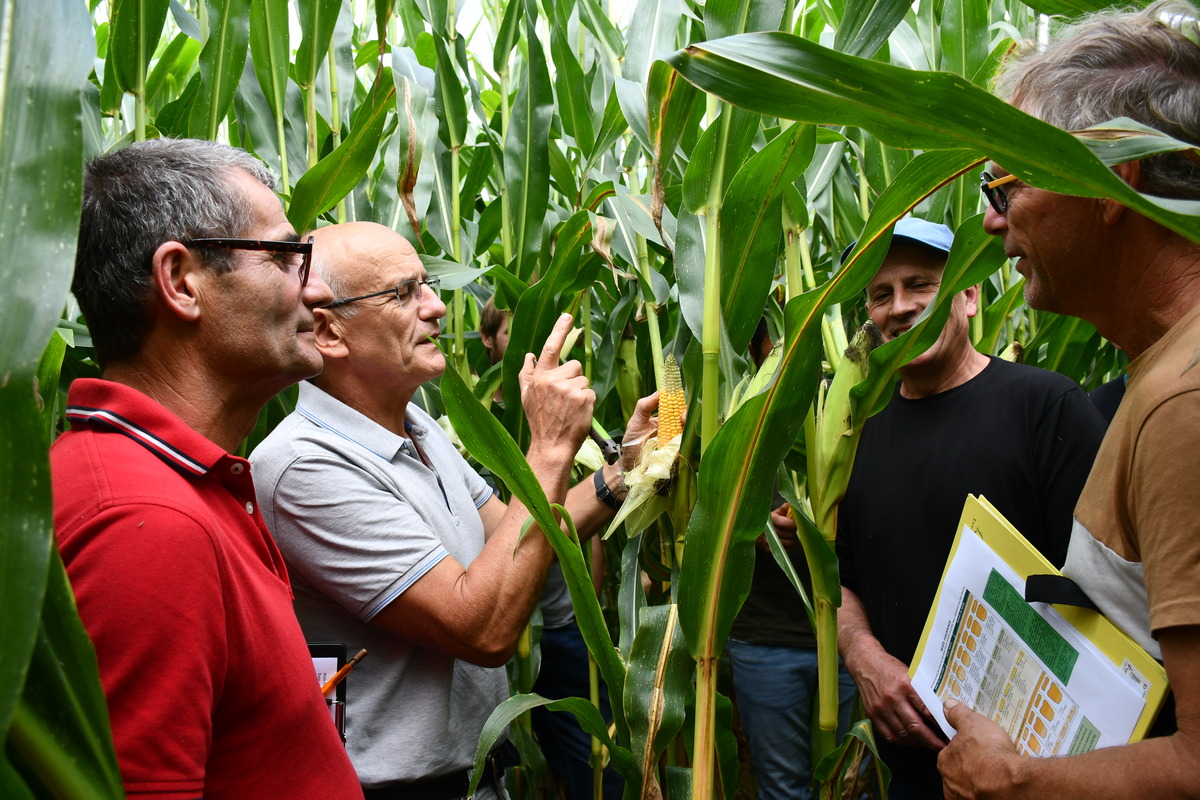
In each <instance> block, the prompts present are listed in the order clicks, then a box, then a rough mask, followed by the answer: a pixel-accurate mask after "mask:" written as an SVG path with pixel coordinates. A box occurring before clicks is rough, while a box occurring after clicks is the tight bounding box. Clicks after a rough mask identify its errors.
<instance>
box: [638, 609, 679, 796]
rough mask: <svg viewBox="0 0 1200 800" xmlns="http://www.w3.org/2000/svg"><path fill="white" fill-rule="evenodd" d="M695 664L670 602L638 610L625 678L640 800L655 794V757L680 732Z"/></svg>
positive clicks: (656, 757)
mask: <svg viewBox="0 0 1200 800" xmlns="http://www.w3.org/2000/svg"><path fill="white" fill-rule="evenodd" d="M693 670H694V664H693V662H692V659H691V658H690V657H689V655H688V652H687V646H686V645H685V644H684V641H683V632H682V631H681V630H680V629H679V612H678V608H677V607H676V606H675V605H674V604H669V605H661V606H647V607H646V608H644V609H642V612H641V618H640V619H639V621H638V626H637V634H636V635H635V637H634V640H633V647H632V648H631V649H630V654H629V672H628V673H627V674H626V677H625V693H624V696H623V697H622V702H623V703H624V706H625V720H626V722H628V723H629V733H630V749H631V751H632V753H633V757H634V759H635V760H636V761H637V764H638V767H639V771H640V773H641V778H640V783H641V786H642V788H641V791H640V792H638V795H639V796H640V797H653V796H656V794H655V790H656V789H657V788H658V759H659V756H660V755H661V754H662V752H663V751H664V750H665V749H666V747H667V745H668V744H669V743H670V741H671V740H672V739H673V738H674V737H675V735H676V734H678V733H679V731H680V729H682V728H683V722H684V716H685V714H684V708H685V701H686V700H687V697H688V694H689V691H690V690H691V681H692V673H693Z"/></svg>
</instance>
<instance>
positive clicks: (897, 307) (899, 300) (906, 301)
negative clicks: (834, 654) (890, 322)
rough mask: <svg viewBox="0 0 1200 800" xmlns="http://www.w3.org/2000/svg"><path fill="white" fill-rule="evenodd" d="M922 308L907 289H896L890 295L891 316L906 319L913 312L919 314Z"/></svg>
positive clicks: (915, 297)
mask: <svg viewBox="0 0 1200 800" xmlns="http://www.w3.org/2000/svg"><path fill="white" fill-rule="evenodd" d="M921 311H922V306H921V304H920V303H919V302H918V300H917V296H916V295H915V294H913V293H912V292H909V291H908V290H907V289H897V290H896V293H895V294H894V295H892V316H894V317H907V316H909V315H911V314H913V313H914V312H916V313H920V312H921Z"/></svg>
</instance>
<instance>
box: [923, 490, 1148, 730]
mask: <svg viewBox="0 0 1200 800" xmlns="http://www.w3.org/2000/svg"><path fill="white" fill-rule="evenodd" d="M964 526H965V527H967V528H970V529H971V530H972V531H974V532H975V533H976V534H977V535H978V536H979V537H980V538H981V539H982V540H983V542H984V544H986V545H987V546H988V547H989V548H990V549H991V550H992V551H994V552H995V553H996V555H997V556H998V557H999V559H1000V560H1002V561H1003V562H1005V563H1006V564H1007V565H1008V566H1009V567H1010V568H1011V569H1012V570H1013V571H1014V572H1016V573H1017V574H1018V575H1019V576H1020V577H1021V578H1022V579H1028V577H1029V576H1030V575H1061V574H1062V573H1060V572H1059V571H1058V570H1057V569H1055V568H1054V566H1053V565H1051V563H1050V562H1049V561H1047V560H1046V558H1045V557H1044V556H1042V554H1041V553H1039V552H1038V551H1037V550H1036V549H1035V548H1034V547H1033V545H1031V544H1030V543H1029V542H1028V541H1027V540H1026V539H1025V537H1024V536H1022V535H1021V533H1020V532H1019V531H1018V530H1017V529H1016V528H1014V527H1013V526H1012V524H1011V523H1009V521H1008V520H1006V519H1005V518H1004V516H1003V515H1002V514H1001V513H1000V512H999V511H997V510H996V509H995V508H993V507H992V505H991V504H990V503H988V501H987V500H986V499H985V498H983V497H976V496H974V495H971V496H968V497H967V501H966V503H965V505H964V506H963V513H962V518H961V519H960V520H959V524H958V532H957V534H956V535H955V537H954V544H953V546H952V547H951V550H950V555H949V557H948V558H947V560H946V570H947V571H948V570H949V568H950V565H951V564H952V563H953V562H954V559H955V557H956V556H957V555H958V550H959V545H960V543H961V542H962V537H963V527H964ZM945 574H946V573H945V572H943V580H942V583H941V584H940V585H939V586H938V592H937V596H936V597H935V598H934V604H933V607H932V608H931V609H930V612H929V616H928V618H927V619H926V621H925V628H924V631H923V632H922V633H921V639H920V643H919V644H918V645H917V652H916V655H915V657H914V658H913V663H912V667H911V669H910V675H911V676H915V675H916V673H917V668H918V665H919V664H920V663H921V659H922V657H923V656H924V655H925V652H926V645H927V644H928V642H929V637H930V634H931V632H932V631H933V629H934V620H935V617H936V611H937V609H938V608H939V606H940V605H941V604H942V602H943V596H942V593H943V589H944V588H945ZM946 600H947V602H954V599H953V598H946ZM1022 602H1023V601H1022ZM1054 608H1055V609H1056V610H1057V611H1058V612H1059V613H1060V614H1062V616H1063V618H1064V619H1066V620H1067V622H1068V623H1070V624H1071V625H1072V626H1073V627H1074V628H1075V629H1076V630H1077V631H1079V632H1080V633H1081V634H1082V635H1083V636H1084V637H1086V638H1087V639H1088V640H1090V641H1091V642H1092V643H1093V644H1094V645H1095V646H1096V648H1097V649H1098V650H1100V652H1101V653H1103V654H1104V655H1105V656H1106V657H1107V658H1108V659H1109V660H1111V661H1112V663H1113V665H1114V666H1115V667H1116V668H1117V669H1118V670H1122V669H1124V670H1125V671H1126V672H1127V674H1130V675H1134V676H1136V677H1138V678H1141V679H1142V681H1140V682H1141V683H1142V684H1143V685H1144V686H1146V691H1145V701H1146V705H1145V708H1144V709H1143V711H1142V714H1141V716H1140V717H1139V718H1138V721H1137V724H1136V725H1135V726H1134V731H1133V735H1132V737H1131V738H1130V741H1138V740H1140V739H1142V738H1144V737H1145V735H1146V733H1147V731H1148V730H1149V729H1150V726H1151V725H1152V724H1153V722H1154V719H1155V717H1156V716H1157V715H1158V712H1159V710H1160V709H1161V707H1162V704H1163V701H1164V699H1165V698H1166V694H1167V688H1168V687H1167V674H1166V672H1165V671H1164V670H1163V667H1162V665H1161V664H1160V663H1158V661H1156V660H1155V659H1154V658H1153V657H1152V656H1151V655H1150V654H1149V653H1147V652H1146V651H1145V650H1144V649H1143V648H1142V647H1141V646H1140V645H1139V644H1137V643H1136V642H1135V641H1133V639H1131V638H1130V637H1129V636H1127V635H1126V634H1125V633H1124V632H1123V631H1121V630H1120V629H1119V628H1117V627H1116V626H1115V625H1113V624H1112V623H1111V622H1110V621H1109V620H1108V619H1107V618H1106V617H1104V616H1103V615H1102V614H1100V613H1099V612H1097V611H1094V610H1092V609H1087V608H1080V607H1078V606H1065V605H1055V606H1054ZM1130 669H1132V670H1136V673H1133V672H1130V671H1129V670H1130Z"/></svg>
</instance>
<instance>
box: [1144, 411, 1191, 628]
mask: <svg viewBox="0 0 1200 800" xmlns="http://www.w3.org/2000/svg"><path fill="white" fill-rule="evenodd" d="M1197 420H1200V391H1190V392H1184V393H1182V394H1178V395H1175V396H1174V397H1172V398H1170V399H1169V400H1167V401H1165V402H1164V403H1162V404H1161V405H1159V406H1158V407H1157V408H1156V409H1155V410H1154V411H1153V412H1152V413H1151V414H1150V415H1149V416H1148V417H1147V419H1146V422H1145V424H1144V425H1143V426H1142V429H1141V431H1139V433H1138V435H1137V444H1136V449H1135V453H1134V458H1133V467H1132V476H1131V481H1130V488H1129V500H1130V512H1131V517H1132V519H1133V521H1134V528H1135V533H1136V536H1137V542H1138V548H1139V550H1140V555H1141V559H1142V564H1143V566H1144V568H1145V575H1146V591H1147V594H1148V596H1149V601H1150V630H1151V632H1157V631H1159V630H1161V629H1163V628H1169V627H1172V626H1176V625H1196V624H1200V593H1197V592H1196V587H1197V586H1200V516H1197V513H1196V512H1197V509H1200V481H1197V479H1196V476H1197V475H1198V474H1200V425H1197V424H1196V421H1197Z"/></svg>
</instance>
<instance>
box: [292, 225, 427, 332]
mask: <svg viewBox="0 0 1200 800" xmlns="http://www.w3.org/2000/svg"><path fill="white" fill-rule="evenodd" d="M311 235H312V237H313V264H312V267H313V270H314V271H315V272H316V273H317V274H318V275H320V276H321V278H322V279H323V280H324V281H325V283H327V284H329V288H330V290H331V291H332V292H333V299H334V300H335V301H337V300H344V299H346V298H347V297H354V296H356V295H361V294H366V293H368V292H374V291H378V290H379V289H382V288H385V287H384V286H383V285H382V283H381V282H382V281H384V280H385V278H384V277H383V275H382V273H383V271H384V270H385V268H386V267H388V266H389V265H390V264H394V263H395V262H396V261H397V260H404V261H408V260H410V259H411V260H412V261H413V262H414V263H419V261H420V259H419V257H418V256H417V251H416V250H414V249H413V246H412V245H411V244H410V243H409V241H408V240H407V239H405V238H404V237H403V236H401V235H400V234H398V233H396V232H395V231H393V230H392V229H391V228H388V227H387V226H385V225H380V224H379V223H377V222H344V223H342V224H340V225H327V226H325V227H324V228H318V229H317V230H315V231H312V234H311ZM355 306H356V304H354V303H350V304H348V305H344V306H340V307H338V309H337V311H338V312H339V313H340V314H341V315H342V316H343V317H353V316H354V315H355V314H356V313H357V309H356V307H355Z"/></svg>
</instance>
